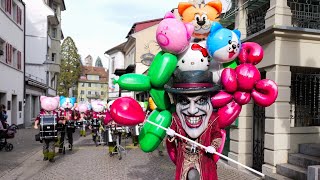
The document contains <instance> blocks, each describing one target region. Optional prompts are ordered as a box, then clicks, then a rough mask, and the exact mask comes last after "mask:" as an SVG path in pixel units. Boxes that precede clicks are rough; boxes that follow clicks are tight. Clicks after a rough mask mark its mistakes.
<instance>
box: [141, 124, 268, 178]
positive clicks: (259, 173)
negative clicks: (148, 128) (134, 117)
mask: <svg viewBox="0 0 320 180" xmlns="http://www.w3.org/2000/svg"><path fill="white" fill-rule="evenodd" d="M146 121H147V122H148V123H150V124H152V125H154V126H157V127H158V128H161V129H163V130H165V131H167V130H168V129H167V128H164V127H162V126H160V125H159V124H156V123H154V122H152V121H150V120H146ZM174 135H175V136H178V137H180V138H182V139H184V140H186V141H189V142H191V143H193V144H195V145H197V146H199V147H201V148H203V149H206V147H205V146H204V145H202V144H200V143H198V142H196V141H193V140H191V139H189V138H187V137H185V136H182V135H181V134H178V133H176V132H175V133H174ZM213 153H214V154H216V155H218V156H220V157H222V158H223V159H225V160H228V161H231V162H233V163H235V164H237V165H239V166H241V167H244V168H246V169H248V170H249V171H252V172H254V173H256V174H258V175H260V176H261V177H264V176H265V175H264V174H263V173H261V172H259V171H257V170H254V169H252V168H250V167H248V166H246V165H244V164H241V163H239V162H238V161H235V160H233V159H231V158H229V157H227V156H225V155H223V154H220V153H218V152H213Z"/></svg>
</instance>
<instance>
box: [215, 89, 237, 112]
mask: <svg viewBox="0 0 320 180" xmlns="http://www.w3.org/2000/svg"><path fill="white" fill-rule="evenodd" d="M232 99H233V98H232V95H231V94H229V93H226V92H224V91H220V92H219V93H218V94H216V95H214V96H212V97H211V104H212V106H213V107H214V108H220V107H223V106H225V105H227V104H228V103H229V102H230V101H231V100H232Z"/></svg>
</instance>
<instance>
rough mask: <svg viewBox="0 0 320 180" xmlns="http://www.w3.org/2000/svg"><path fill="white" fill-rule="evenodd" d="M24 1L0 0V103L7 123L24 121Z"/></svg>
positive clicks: (18, 123)
mask: <svg viewBox="0 0 320 180" xmlns="http://www.w3.org/2000/svg"><path fill="white" fill-rule="evenodd" d="M24 29H25V4H24V2H23V1H21V0H0V77H1V78H0V104H4V105H5V106H6V110H7V114H8V119H7V121H8V123H9V124H17V125H22V124H23V116H24V115H23V100H24V55H25V53H24V51H25V50H24V49H25V45H24V44H25V38H24V35H25V31H24Z"/></svg>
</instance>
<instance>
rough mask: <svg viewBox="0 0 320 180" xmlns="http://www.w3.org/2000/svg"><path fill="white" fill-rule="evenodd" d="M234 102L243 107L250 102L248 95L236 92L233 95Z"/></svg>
mask: <svg viewBox="0 0 320 180" xmlns="http://www.w3.org/2000/svg"><path fill="white" fill-rule="evenodd" d="M233 97H234V100H235V101H236V102H237V103H238V104H240V105H245V104H248V103H249V102H250V100H251V95H250V93H247V92H240V91H237V92H235V93H234V94H233Z"/></svg>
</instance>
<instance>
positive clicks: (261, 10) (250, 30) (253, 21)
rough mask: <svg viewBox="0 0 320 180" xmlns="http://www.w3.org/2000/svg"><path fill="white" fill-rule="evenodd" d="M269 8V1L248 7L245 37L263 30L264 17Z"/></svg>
mask: <svg viewBox="0 0 320 180" xmlns="http://www.w3.org/2000/svg"><path fill="white" fill-rule="evenodd" d="M269 8H270V2H269V1H261V2H260V4H254V5H249V6H248V7H247V9H248V17H247V36H250V35H252V34H254V33H257V32H259V31H261V30H263V29H265V17H266V14H267V11H268V9H269Z"/></svg>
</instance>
